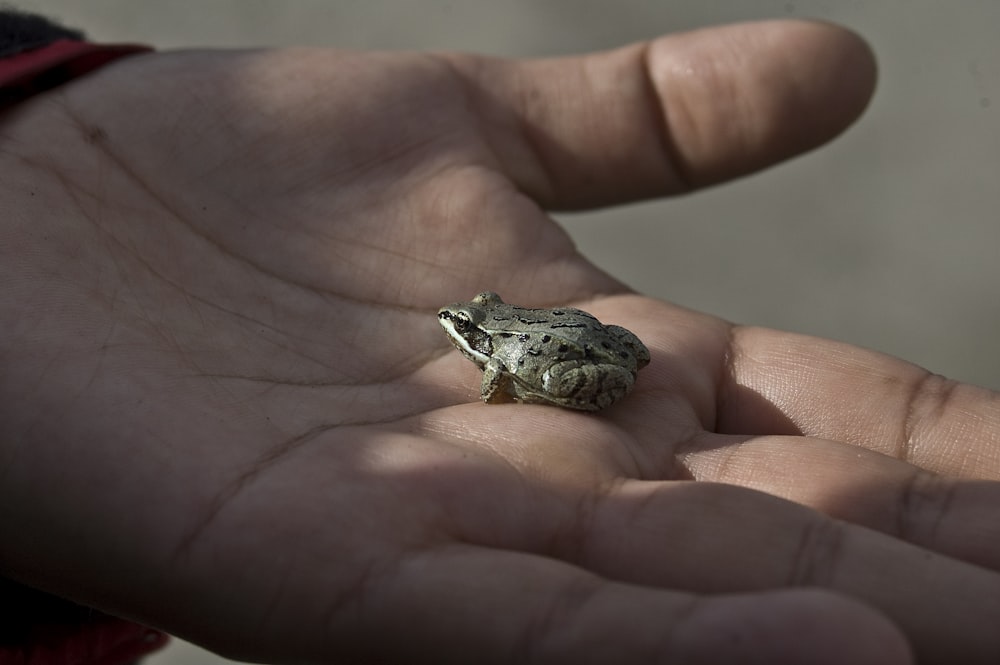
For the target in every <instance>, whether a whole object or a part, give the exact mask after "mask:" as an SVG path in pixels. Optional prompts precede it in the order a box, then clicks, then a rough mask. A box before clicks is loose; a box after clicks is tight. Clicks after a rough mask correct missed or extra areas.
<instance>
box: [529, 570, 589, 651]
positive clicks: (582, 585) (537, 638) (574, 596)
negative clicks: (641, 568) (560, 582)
mask: <svg viewBox="0 0 1000 665" xmlns="http://www.w3.org/2000/svg"><path fill="white" fill-rule="evenodd" d="M600 588H601V583H600V581H599V580H598V579H597V578H593V579H591V578H581V579H579V580H577V581H576V582H575V583H573V584H571V585H569V586H567V587H565V588H564V589H563V590H562V592H561V593H559V594H558V595H556V596H553V597H552V598H550V599H549V600H548V602H546V603H544V604H541V605H538V606H536V608H535V610H534V613H533V618H532V620H531V621H529V622H527V623H526V624H525V627H524V630H522V631H521V633H520V635H519V636H518V639H517V644H516V645H515V646H514V649H513V653H512V655H513V656H514V658H512V659H511V660H510V662H512V663H515V662H516V663H525V664H530V663H550V662H552V660H553V658H554V657H556V656H558V655H559V654H565V653H573V652H576V651H578V649H579V646H580V645H579V644H578V642H579V640H580V639H585V638H586V635H581V630H580V624H581V623H582V619H581V617H583V616H584V615H586V613H587V611H588V610H589V608H590V607H591V605H592V604H593V603H594V602H596V600H595V599H596V597H597V596H598V595H599V592H600Z"/></svg>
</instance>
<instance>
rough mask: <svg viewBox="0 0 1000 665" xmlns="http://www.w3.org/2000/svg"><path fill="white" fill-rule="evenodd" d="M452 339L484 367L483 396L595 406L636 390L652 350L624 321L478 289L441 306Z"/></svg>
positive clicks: (587, 408) (588, 408) (442, 320)
mask: <svg viewBox="0 0 1000 665" xmlns="http://www.w3.org/2000/svg"><path fill="white" fill-rule="evenodd" d="M438 321H439V322H440V323H441V326H442V327H443V328H444V330H445V332H446V333H448V337H449V338H450V339H451V343H452V344H454V345H455V346H456V347H457V348H458V350H459V351H461V352H462V353H463V354H464V355H465V357H466V358H468V359H469V360H471V361H472V362H474V363H476V365H478V366H479V367H480V369H482V370H483V385H482V396H483V401H484V402H486V403H488V404H491V403H495V402H503V401H510V400H511V399H513V400H514V401H517V402H542V403H546V404H555V405H556V406H563V407H566V408H570V409H581V410H583V411H597V410H599V409H603V408H605V407H607V406H611V405H612V404H614V403H615V402H617V401H618V400H620V399H621V398H622V397H625V395H627V394H628V393H629V391H631V390H632V386H633V385H634V384H635V377H636V373H637V372H638V371H639V369H640V368H642V367H645V366H646V365H648V364H649V351H648V350H647V349H646V347H645V346H644V345H643V343H642V342H640V341H639V338H638V337H636V336H635V335H633V334H632V333H631V332H629V331H628V330H626V329H625V328H622V327H621V326H611V325H604V324H603V323H601V322H600V321H598V320H597V318H595V317H594V316H592V315H590V314H588V313H587V312H583V311H581V310H579V309H573V308H571V307H558V308H556V309H528V308H525V307H516V306H514V305H508V304H507V303H505V302H504V301H503V300H501V299H500V296H498V295H497V294H495V293H492V292H489V291H487V292H485V293H480V294H479V295H477V296H476V297H475V298H473V299H472V301H471V302H459V303H455V304H453V305H448V306H447V307H442V308H441V309H440V310H439V311H438Z"/></svg>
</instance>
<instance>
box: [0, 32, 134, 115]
mask: <svg viewBox="0 0 1000 665" xmlns="http://www.w3.org/2000/svg"><path fill="white" fill-rule="evenodd" d="M151 50H152V49H150V48H149V47H148V46H141V45H139V44H106V45H102V44H90V43H87V42H80V41H76V40H72V39H60V40H58V41H55V42H52V43H51V44H49V45H48V46H43V47H41V48H37V49H33V50H29V51H23V52H21V53H17V54H15V55H12V56H10V57H8V58H3V59H0V108H3V107H5V106H10V105H12V104H15V103H17V102H20V101H22V100H24V99H26V98H28V97H30V96H31V95H35V94H38V93H39V92H43V91H45V90H48V89H49V88H54V87H55V86H57V85H60V84H62V83H65V82H66V81H70V80H72V79H74V78H77V77H79V76H83V75H84V74H86V73H88V72H91V71H93V70H95V69H97V68H99V67H102V66H104V65H106V64H108V63H109V62H112V61H114V60H117V59H118V58H122V57H125V56H129V55H135V54H137V53H146V52H148V51H151Z"/></svg>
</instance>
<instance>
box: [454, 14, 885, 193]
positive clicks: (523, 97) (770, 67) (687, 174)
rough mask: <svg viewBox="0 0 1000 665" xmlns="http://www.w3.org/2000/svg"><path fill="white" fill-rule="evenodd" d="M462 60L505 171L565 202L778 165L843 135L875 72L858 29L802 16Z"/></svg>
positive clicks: (688, 185)
mask: <svg viewBox="0 0 1000 665" xmlns="http://www.w3.org/2000/svg"><path fill="white" fill-rule="evenodd" d="M454 64H455V66H456V68H457V70H458V71H459V72H463V73H464V75H465V79H466V81H467V82H468V84H469V88H470V91H471V95H470V96H471V97H472V99H473V100H474V102H473V103H474V104H476V105H477V106H479V107H480V110H481V111H482V115H483V116H484V117H486V118H488V120H487V122H486V123H484V124H485V127H484V130H485V132H486V135H487V140H488V141H489V143H490V145H491V147H492V148H493V150H494V152H495V154H496V156H497V157H498V158H499V160H500V162H501V163H502V165H503V168H504V170H505V172H506V173H507V174H508V175H509V177H511V178H512V179H513V180H514V181H515V182H516V183H517V184H518V186H519V187H520V188H521V189H522V190H523V191H525V192H526V193H528V195H529V196H531V197H532V198H533V199H535V200H536V201H537V202H539V203H540V204H542V205H543V206H545V207H549V208H561V209H574V208H575V209H580V208H588V207H593V206H600V205H608V204H612V203H619V202H625V201H631V200H636V199H640V198H645V197H652V196H661V195H665V194H671V193H678V192H683V191H686V190H689V189H694V188H698V187H704V186H706V185H710V184H714V183H717V182H720V181H723V180H727V179H730V178H734V177H737V176H740V175H744V174H747V173H750V172H753V171H756V170H759V169H761V168H764V167H766V166H769V165H772V164H774V163H776V162H779V161H781V160H783V159H787V158H789V157H791V156H793V155H796V154H799V153H801V152H804V151H806V150H809V149H811V148H814V147H816V146H818V145H820V144H822V143H824V142H826V141H828V140H830V139H831V138H833V137H834V136H836V135H837V134H839V133H840V132H841V131H842V130H843V129H844V128H846V127H847V126H848V125H849V124H850V123H851V122H853V121H854V119H855V118H856V117H857V116H858V115H859V114H860V113H861V111H862V110H863V109H864V107H865V105H866V104H867V102H868V99H869V98H870V96H871V93H872V90H873V88H874V84H875V65H874V58H873V56H872V54H871V51H870V50H869V49H868V47H867V46H866V45H865V43H864V42H863V41H862V40H861V39H860V38H858V37H857V36H856V35H854V34H853V33H850V32H848V31H846V30H844V29H841V28H838V27H835V26H832V25H827V24H820V23H809V22H803V21H768V22H758V23H746V24H738V25H731V26H724V27H714V28H712V29H710V30H698V31H695V32H690V33H685V34H677V35H669V36H666V37H661V38H659V39H656V40H653V41H650V42H646V43H640V44H633V45H631V46H627V47H624V48H621V49H618V50H614V51H609V52H605V53H596V54H591V55H585V56H580V57H571V58H556V59H549V60H535V61H526V62H510V61H502V60H484V59H479V58H468V57H464V56H457V57H455V58H454ZM497 100H502V101H499V102H498V101H497Z"/></svg>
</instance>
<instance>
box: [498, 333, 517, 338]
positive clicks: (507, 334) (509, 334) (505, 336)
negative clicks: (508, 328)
mask: <svg viewBox="0 0 1000 665" xmlns="http://www.w3.org/2000/svg"><path fill="white" fill-rule="evenodd" d="M500 336H501V337H504V338H507V337H513V336H514V333H512V332H502V333H500Z"/></svg>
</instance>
